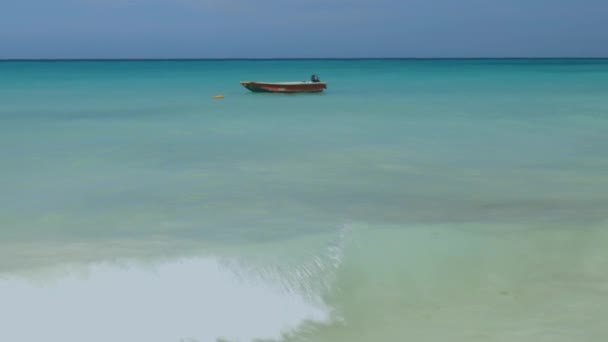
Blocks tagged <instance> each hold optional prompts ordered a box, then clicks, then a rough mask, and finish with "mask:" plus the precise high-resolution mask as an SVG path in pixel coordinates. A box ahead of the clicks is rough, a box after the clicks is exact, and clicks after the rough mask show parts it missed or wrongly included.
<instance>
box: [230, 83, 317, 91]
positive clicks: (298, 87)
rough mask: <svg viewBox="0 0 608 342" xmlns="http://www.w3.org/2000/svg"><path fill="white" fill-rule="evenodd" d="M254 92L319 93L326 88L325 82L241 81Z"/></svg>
mask: <svg viewBox="0 0 608 342" xmlns="http://www.w3.org/2000/svg"><path fill="white" fill-rule="evenodd" d="M241 84H242V85H243V87H245V88H247V89H249V90H251V91H252V92H255V93H320V92H322V91H323V90H325V89H327V83H325V82H274V83H273V82H248V81H247V82H245V81H244V82H241Z"/></svg>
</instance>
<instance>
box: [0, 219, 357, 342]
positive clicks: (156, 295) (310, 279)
mask: <svg viewBox="0 0 608 342" xmlns="http://www.w3.org/2000/svg"><path fill="white" fill-rule="evenodd" d="M347 231H348V229H347V228H345V229H342V230H341V231H340V236H339V237H338V238H337V239H336V240H335V241H332V242H331V243H330V244H328V245H327V247H326V249H325V252H324V253H322V254H321V255H317V256H315V257H313V258H312V259H311V260H309V261H307V262H304V263H302V264H300V265H297V266H295V267H293V268H286V267H282V266H278V265H275V266H264V267H258V268H256V267H255V266H252V265H249V266H248V265H247V264H246V263H245V262H242V261H238V260H236V259H226V258H220V257H205V258H202V257H197V258H182V259H178V260H173V261H165V262H162V263H156V264H147V265H145V264H143V263H141V262H135V261H130V262H125V263H122V264H117V263H103V262H102V263H96V264H91V265H72V266H69V267H68V266H63V268H62V269H60V270H59V271H60V272H61V273H62V274H63V276H61V277H54V278H53V279H46V280H44V281H40V280H38V281H33V280H32V279H31V278H25V277H16V276H12V277H5V278H0V303H2V306H0V321H1V322H3V328H2V329H0V340H1V341H25V342H29V341H32V342H34V341H36V342H37V341H62V342H82V341H88V342H97V341H99V342H102V341H103V342H107V341H115V342H121V341H129V342H131V341H147V342H155V341H158V342H161V341H162V342H167V341H176V342H177V341H180V342H203V341H205V342H206V341H218V340H221V341H253V340H259V339H280V338H281V337H282V336H285V334H288V333H289V332H291V331H294V330H295V329H297V328H298V327H299V326H301V325H302V324H303V323H306V322H327V321H329V320H330V319H331V314H332V310H331V308H330V307H329V306H328V305H326V304H325V303H324V302H323V300H322V295H323V293H324V292H325V291H327V290H329V289H330V288H331V284H332V278H333V277H335V273H336V271H337V269H338V268H339V267H340V264H341V263H342V258H343V250H344V237H345V234H346V232H347Z"/></svg>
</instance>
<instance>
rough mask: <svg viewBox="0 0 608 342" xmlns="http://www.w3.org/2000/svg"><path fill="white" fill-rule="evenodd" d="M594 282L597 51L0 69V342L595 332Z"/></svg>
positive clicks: (604, 80) (598, 227)
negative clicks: (286, 91) (529, 56)
mask: <svg viewBox="0 0 608 342" xmlns="http://www.w3.org/2000/svg"><path fill="white" fill-rule="evenodd" d="M312 73H316V74H318V75H319V76H320V77H321V79H322V80H323V81H326V82H328V89H327V91H326V92H325V93H323V94H296V95H282V94H259V93H257V94H254V93H249V92H248V91H247V90H246V89H245V88H243V87H241V86H240V85H239V81H243V80H261V81H298V80H305V79H308V78H309V77H310V74H312ZM216 94H223V95H225V98H224V99H223V100H214V99H212V96H213V95H216ZM607 270H608V60H459V61H454V60H428V61H427V60H302V61H298V60H290V61H103V62H102V61H99V62H97V61H88V62H64V61H57V62H0V325H1V326H2V327H1V328H0V340H2V341H4V340H6V341H24V342H30V341H31V342H38V341H63V342H82V341H88V342H97V341H99V342H107V341H113V342H122V341H125V342H126V341H129V342H132V341H147V342H157V341H158V342H178V341H179V342H194V341H198V342H206V341H258V340H263V341H327V342H333V341H337V342H347V341H348V342H351V341H433V342H434V341H438V342H439V341H441V342H445V341H463V342H464V341H466V342H472V341H480V342H481V341H483V342H493V341H505V342H506V341H520V342H528V341H529V342H542V341H547V342H549V341H551V342H560V341H603V340H606V339H608V327H607V325H606V324H605V322H604V321H605V317H608V272H607Z"/></svg>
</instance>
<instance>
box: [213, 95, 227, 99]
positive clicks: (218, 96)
mask: <svg viewBox="0 0 608 342" xmlns="http://www.w3.org/2000/svg"><path fill="white" fill-rule="evenodd" d="M213 98H214V99H223V98H224V95H222V94H219V95H213Z"/></svg>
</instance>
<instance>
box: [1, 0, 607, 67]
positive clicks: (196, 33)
mask: <svg viewBox="0 0 608 342" xmlns="http://www.w3.org/2000/svg"><path fill="white" fill-rule="evenodd" d="M544 56H552V57H559V56H565V57H585V56H588V57H602V56H608V0H375V1H364V0H0V58H265V57H287V58H294V57H544Z"/></svg>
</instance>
